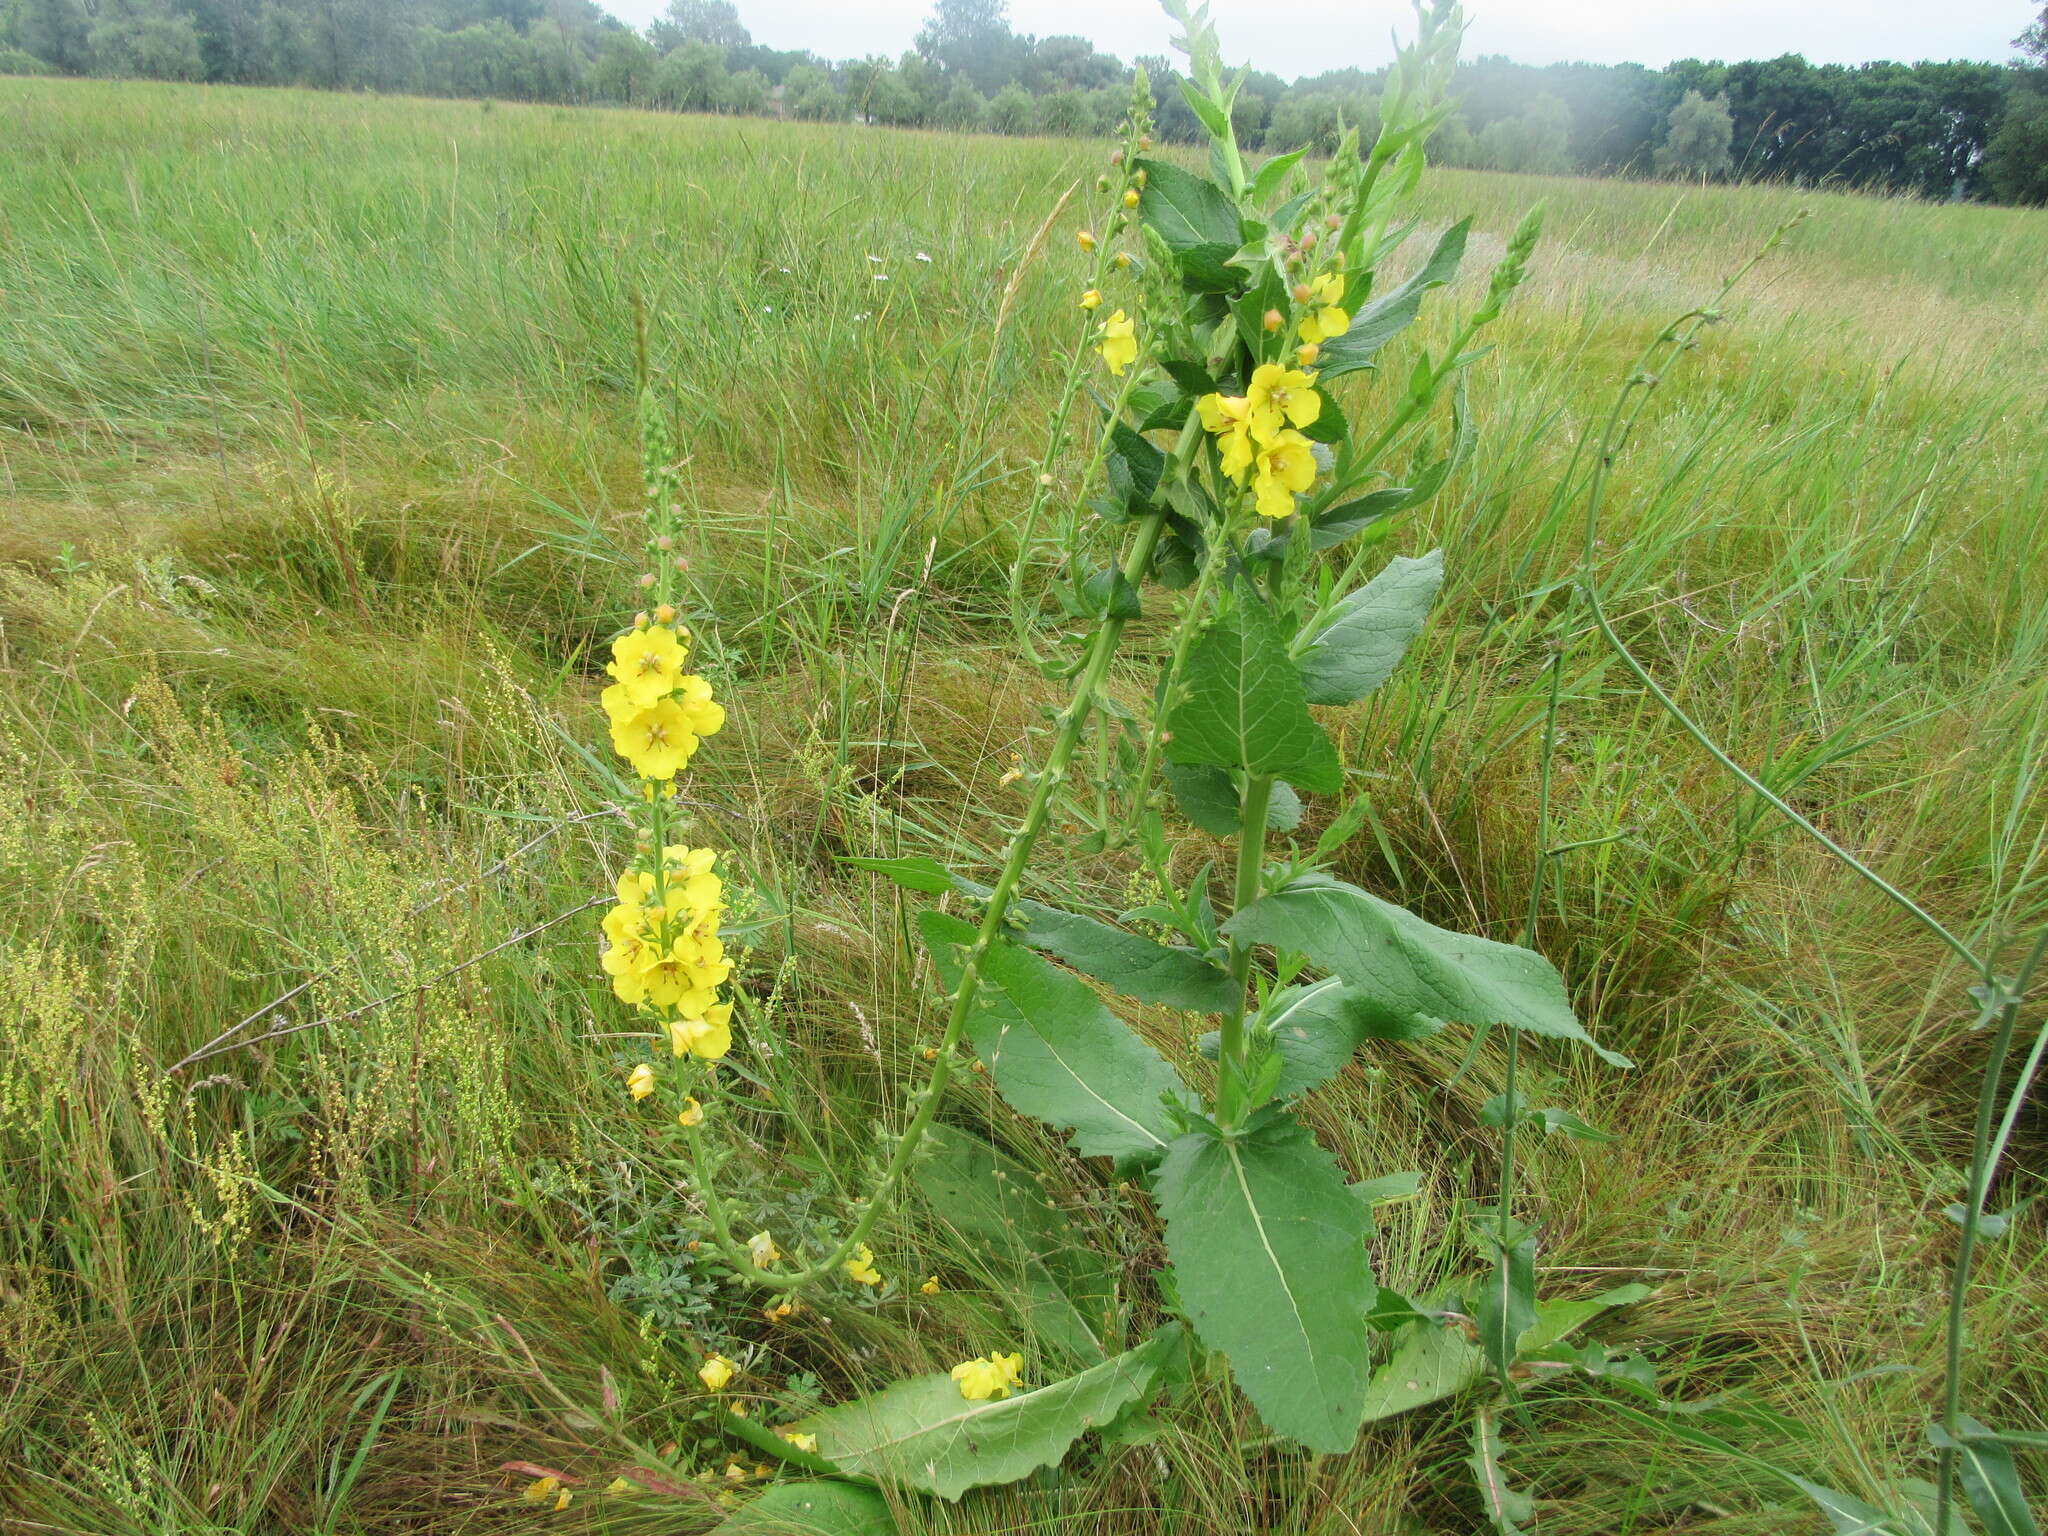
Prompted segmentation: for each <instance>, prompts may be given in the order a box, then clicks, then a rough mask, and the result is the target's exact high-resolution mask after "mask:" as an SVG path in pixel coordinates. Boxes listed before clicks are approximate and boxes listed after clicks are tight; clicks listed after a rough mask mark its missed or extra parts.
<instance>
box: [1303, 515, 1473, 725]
mask: <svg viewBox="0 0 2048 1536" xmlns="http://www.w3.org/2000/svg"><path fill="white" fill-rule="evenodd" d="M1443 579H1444V552H1443V551H1442V550H1440V549H1433V550H1431V551H1430V552H1429V553H1428V554H1426V555H1424V556H1422V557H1421V558H1420V559H1419V560H1410V559H1408V558H1407V557H1406V556H1403V555H1396V556H1395V557H1394V558H1393V559H1392V560H1390V561H1388V562H1387V566H1386V569H1385V570H1383V571H1381V572H1380V573H1379V574H1378V575H1377V576H1375V577H1373V579H1372V580H1371V581H1369V582H1367V583H1366V584H1365V585H1364V586H1362V587H1360V588H1359V589H1358V590H1357V591H1356V592H1354V593H1352V594H1351V595H1350V596H1349V597H1347V598H1345V599H1344V601H1343V602H1341V603H1339V604H1338V605H1337V608H1336V611H1335V612H1334V613H1332V614H1331V615H1330V622H1329V623H1327V624H1325V625H1324V626H1323V627H1322V628H1321V629H1320V630H1318V631H1317V632H1316V637H1315V639H1314V641H1313V642H1312V643H1311V644H1310V645H1309V648H1308V650H1307V651H1306V652H1304V653H1303V655H1302V658H1301V680H1302V685H1303V687H1304V689H1305V691H1306V692H1307V695H1308V701H1309V703H1311V704H1349V703H1352V702H1353V701H1354V700H1357V699H1362V698H1364V697H1365V696H1366V695H1367V694H1368V693H1371V692H1372V691H1373V689H1375V688H1377V687H1379V685H1380V684H1381V683H1384V682H1385V681H1386V680H1387V679H1388V678H1389V677H1392V676H1393V675H1394V668H1395V667H1396V666H1397V665H1398V664H1399V663H1400V660H1401V657H1402V655H1403V654H1404V653H1405V652H1406V651H1407V649H1408V647H1409V646H1410V645H1412V644H1414V643H1415V637H1416V636H1417V635H1419V634H1421V633H1422V622H1423V620H1424V619H1426V618H1427V617H1428V616H1429V605H1430V604H1431V603H1433V602H1435V601H1436V592H1437V588H1438V587H1440V586H1442V585H1443Z"/></svg>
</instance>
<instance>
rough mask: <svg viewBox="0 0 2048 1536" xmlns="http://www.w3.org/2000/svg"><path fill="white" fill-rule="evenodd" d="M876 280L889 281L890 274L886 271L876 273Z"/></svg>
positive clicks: (879, 281)
mask: <svg viewBox="0 0 2048 1536" xmlns="http://www.w3.org/2000/svg"><path fill="white" fill-rule="evenodd" d="M875 281H876V282H878V283H886V282H887V281H889V274H888V273H886V272H877V273H876V274H875Z"/></svg>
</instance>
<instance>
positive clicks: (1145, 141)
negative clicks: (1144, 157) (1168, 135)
mask: <svg viewBox="0 0 2048 1536" xmlns="http://www.w3.org/2000/svg"><path fill="white" fill-rule="evenodd" d="M1151 147H1152V135H1151V134H1149V133H1148V134H1146V135H1144V136H1143V137H1142V138H1140V139H1139V140H1138V148H1140V149H1150V148H1151Z"/></svg>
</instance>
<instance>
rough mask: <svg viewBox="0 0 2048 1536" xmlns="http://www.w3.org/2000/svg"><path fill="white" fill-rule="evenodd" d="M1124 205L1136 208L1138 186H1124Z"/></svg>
mask: <svg viewBox="0 0 2048 1536" xmlns="http://www.w3.org/2000/svg"><path fill="white" fill-rule="evenodd" d="M1124 206H1125V207H1126V208H1135V207H1137V206H1138V189H1137V188H1136V187H1125V188H1124Z"/></svg>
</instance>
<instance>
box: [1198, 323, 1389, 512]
mask: <svg viewBox="0 0 2048 1536" xmlns="http://www.w3.org/2000/svg"><path fill="white" fill-rule="evenodd" d="M1336 313H1337V314H1338V315H1339V316H1340V317H1341V316H1342V315H1343V311H1341V310H1339V311H1337V312H1336ZM1303 323H1304V324H1306V323H1307V322H1306V321H1304V322H1303ZM1344 323H1345V325H1346V326H1347V327H1348V326H1349V325H1350V323H1351V322H1350V321H1349V320H1348V319H1346V320H1345V321H1344ZM1332 334H1341V333H1332ZM1315 382H1316V376H1315V375H1314V374H1312V373H1303V372H1302V371H1301V370H1300V369H1298V368H1289V367H1286V366H1285V365H1284V364H1281V363H1262V364H1261V365H1260V366H1259V367H1257V368H1255V369H1253V370H1252V377H1251V383H1250V384H1249V385H1248V386H1247V387H1246V389H1245V392H1244V393H1243V394H1242V395H1224V394H1213V395H1204V396H1202V398H1201V399H1199V400H1197V401H1196V402H1195V408H1196V409H1197V410H1198V411H1199V412H1200V413H1201V417H1202V425H1203V426H1204V427H1205V428H1206V429H1207V430H1208V431H1209V432H1210V433H1211V434H1213V435H1214V436H1215V438H1216V440H1217V447H1218V448H1219V449H1220V450H1221V451H1222V455H1223V462H1222V468H1223V473H1224V474H1226V475H1228V476H1229V477H1230V478H1231V479H1233V480H1235V481H1236V482H1237V483H1238V484H1239V485H1243V484H1244V483H1245V477H1246V475H1247V474H1250V475H1251V476H1252V484H1253V490H1254V492H1255V493H1256V498H1257V501H1256V505H1257V507H1258V512H1259V516H1261V517H1286V516H1287V515H1288V514H1290V513H1291V512H1293V511H1294V498H1295V497H1296V496H1297V495H1299V494H1300V493H1301V492H1303V491H1305V490H1307V489H1308V488H1309V487H1310V486H1311V485H1313V484H1315V478H1316V460H1315V450H1314V448H1313V446H1312V445H1311V444H1310V442H1309V440H1308V439H1307V438H1306V437H1304V436H1302V434H1301V433H1300V432H1299V431H1297V430H1296V428H1299V427H1306V426H1309V425H1311V424H1312V423H1313V422H1314V421H1315V419H1316V418H1317V417H1318V416H1320V415H1322V413H1323V397H1322V396H1321V395H1319V394H1317V393H1316V391H1315Z"/></svg>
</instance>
